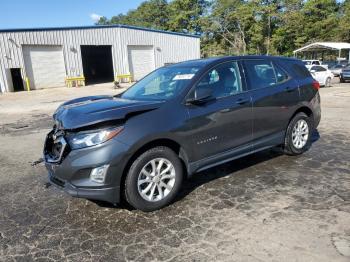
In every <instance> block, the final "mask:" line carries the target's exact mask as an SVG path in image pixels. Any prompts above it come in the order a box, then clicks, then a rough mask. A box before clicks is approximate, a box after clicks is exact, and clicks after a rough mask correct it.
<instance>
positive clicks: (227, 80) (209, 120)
mask: <svg viewBox="0 0 350 262" xmlns="http://www.w3.org/2000/svg"><path fill="white" fill-rule="evenodd" d="M200 88H210V89H212V91H213V97H212V98H213V99H212V100H210V101H208V102H207V103H204V104H201V105H188V112H189V118H190V122H191V125H192V132H193V134H194V135H193V141H192V143H193V155H194V161H196V160H200V159H204V158H208V157H213V156H215V155H218V154H220V153H223V152H227V151H229V150H231V149H234V148H238V147H240V146H243V145H247V143H249V142H251V139H252V124H253V122H252V116H253V115H252V103H251V97H250V94H249V92H247V91H246V90H245V88H246V87H245V86H244V83H243V81H242V79H241V74H240V65H239V62H237V61H230V62H225V63H222V64H220V65H217V66H215V67H213V68H212V69H210V70H209V71H207V72H206V73H205V74H204V75H203V76H202V78H201V80H200V81H199V82H198V83H197V85H196V86H195V89H200ZM195 89H194V90H195ZM194 90H193V91H194ZM242 150H246V151H249V150H251V147H250V146H249V145H248V146H247V147H244V149H242ZM216 160H217V159H216ZM213 161H215V160H213Z"/></svg>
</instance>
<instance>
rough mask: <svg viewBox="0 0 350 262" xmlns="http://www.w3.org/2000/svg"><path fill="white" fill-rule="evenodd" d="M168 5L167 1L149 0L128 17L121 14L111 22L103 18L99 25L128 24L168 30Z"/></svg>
mask: <svg viewBox="0 0 350 262" xmlns="http://www.w3.org/2000/svg"><path fill="white" fill-rule="evenodd" d="M168 17H169V14H168V3H167V1H166V0H149V1H145V2H142V3H141V4H140V6H139V7H138V8H137V9H135V10H130V11H129V12H128V13H127V14H126V15H124V14H119V15H117V16H113V17H112V18H111V19H110V20H108V19H106V18H105V17H101V19H100V21H99V22H98V24H107V25H108V24H127V25H134V26H141V27H149V28H154V29H162V30H167V29H168Z"/></svg>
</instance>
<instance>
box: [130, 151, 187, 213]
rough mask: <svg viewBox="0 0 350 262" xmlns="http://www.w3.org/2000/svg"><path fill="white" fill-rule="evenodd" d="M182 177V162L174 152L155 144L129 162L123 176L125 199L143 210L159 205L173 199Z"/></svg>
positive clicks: (159, 207) (152, 208)
mask: <svg viewBox="0 0 350 262" xmlns="http://www.w3.org/2000/svg"><path fill="white" fill-rule="evenodd" d="M182 179H183V168H182V163H181V160H180V159H179V157H178V156H177V155H176V154H175V152H174V151H173V150H171V149H170V148H168V147H164V146H159V147H154V148H152V149H149V150H147V151H146V152H144V153H143V154H141V155H140V156H139V157H138V158H137V159H136V160H135V161H134V162H133V164H132V165H131V167H130V169H129V172H128V174H127V176H126V179H125V187H124V188H125V197H126V200H127V202H128V203H129V204H130V205H132V206H133V207H134V208H136V209H140V210H142V211H145V212H149V211H154V210H157V209H161V208H163V207H165V206H167V205H168V204H170V203H171V201H172V200H174V198H175V196H176V195H177V193H178V191H179V190H180V187H181V184H182Z"/></svg>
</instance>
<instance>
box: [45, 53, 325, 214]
mask: <svg viewBox="0 0 350 262" xmlns="http://www.w3.org/2000/svg"><path fill="white" fill-rule="evenodd" d="M318 89H319V83H318V82H316V81H315V80H314V79H313V78H312V76H311V75H310V73H309V72H308V70H307V69H306V68H305V66H304V65H303V63H302V61H300V60H296V59H289V58H282V57H268V56H239V57H220V58H210V59H202V60H193V61H187V62H182V63H178V64H173V65H170V66H166V67H162V68H159V69H157V70H155V71H153V72H152V73H150V74H149V75H147V76H146V77H144V78H143V79H142V80H140V81H139V82H137V83H135V84H134V85H133V86H132V87H131V88H129V89H128V90H127V91H125V92H124V93H122V94H119V95H116V96H92V97H84V98H79V99H75V100H71V101H68V102H66V103H64V104H62V105H61V106H60V107H59V108H58V109H57V111H56V112H55V114H54V116H53V117H54V120H55V125H54V128H53V130H52V131H51V132H50V133H49V134H48V135H47V138H46V142H45V147H44V158H45V164H46V167H47V170H48V173H49V181H50V182H51V183H52V184H53V185H56V186H58V187H59V188H62V189H63V190H64V191H66V192H67V193H69V194H70V195H72V196H75V197H83V198H87V199H95V200H102V201H107V202H110V203H113V204H116V203H119V202H120V201H121V200H126V201H127V202H128V203H129V204H130V205H132V206H133V207H135V208H137V209H140V210H143V211H153V210H156V209H159V208H162V207H164V206H166V205H168V204H169V203H171V201H173V200H174V198H175V196H176V194H177V193H178V192H179V190H180V189H181V183H182V181H183V179H185V178H187V177H189V176H191V175H192V174H194V173H195V172H199V171H201V170H204V169H207V168H210V167H213V166H216V165H219V164H222V163H225V162H228V161H231V160H233V159H236V158H239V157H242V156H246V155H248V154H252V153H255V152H257V151H261V150H264V149H267V148H271V147H275V146H281V147H282V148H283V150H284V152H285V153H286V154H288V155H298V154H301V153H303V152H304V151H306V150H307V149H308V147H309V146H310V141H311V140H310V139H311V134H312V132H313V130H314V129H315V128H316V127H317V126H318V124H319V121H320V118H321V111H320V95H319V92H318Z"/></svg>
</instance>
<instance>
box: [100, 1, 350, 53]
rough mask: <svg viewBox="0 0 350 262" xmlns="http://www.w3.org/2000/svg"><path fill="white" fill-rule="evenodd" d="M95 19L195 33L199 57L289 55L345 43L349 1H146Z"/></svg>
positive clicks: (349, 20)
mask: <svg viewBox="0 0 350 262" xmlns="http://www.w3.org/2000/svg"><path fill="white" fill-rule="evenodd" d="M98 24H101V25H109V24H128V25H135V26H141V27H149V28H154V29H161V30H170V31H175V32H186V33H191V34H198V35H200V36H201V49H202V50H201V51H202V56H204V57H206V56H217V55H236V54H276V55H292V53H293V50H295V49H296V48H299V47H301V46H303V45H305V44H308V43H310V42H315V41H344V42H350V0H345V1H337V0H172V1H167V0H148V1H145V2H143V3H141V4H140V6H139V7H138V8H136V9H135V10H130V11H129V12H128V13H126V14H119V15H117V16H113V17H112V18H111V19H107V18H106V17H102V18H101V19H100V21H99V22H98Z"/></svg>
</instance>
